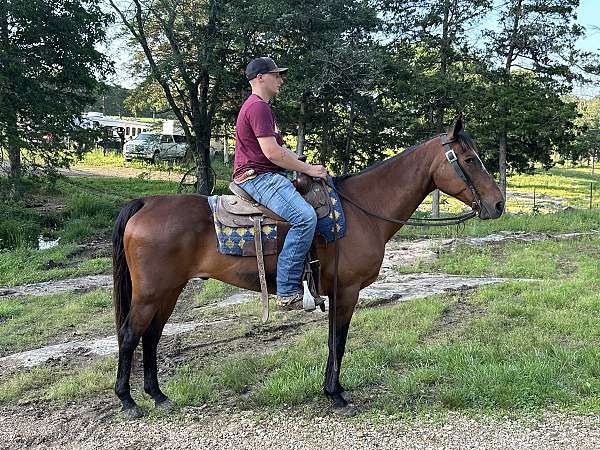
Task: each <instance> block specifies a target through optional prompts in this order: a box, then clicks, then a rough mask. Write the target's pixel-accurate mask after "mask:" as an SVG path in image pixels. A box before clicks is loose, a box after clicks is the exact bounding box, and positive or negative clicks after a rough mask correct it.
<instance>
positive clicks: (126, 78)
mask: <svg viewBox="0 0 600 450" xmlns="http://www.w3.org/2000/svg"><path fill="white" fill-rule="evenodd" d="M577 22H578V23H580V24H581V25H583V26H584V27H585V28H586V30H587V32H586V36H585V38H583V39H581V40H580V41H579V42H578V45H577V47H578V48H579V49H581V50H589V51H596V52H600V0H580V1H579V8H578V14H577ZM108 35H109V38H110V39H111V42H110V43H109V45H108V46H107V47H105V48H104V49H103V51H105V52H106V53H107V54H108V55H109V56H110V57H111V59H113V61H115V68H116V74H115V75H114V76H112V77H111V78H110V80H109V81H110V82H111V83H114V84H118V85H120V86H123V87H126V88H133V87H134V86H135V84H136V82H137V81H139V80H135V79H133V78H131V76H130V75H129V73H128V70H127V61H128V58H129V52H128V50H127V48H126V43H125V40H124V39H123V38H119V37H118V25H114V26H113V28H112V29H111V30H109V33H108ZM573 93H574V94H575V95H578V96H580V97H587V98H589V97H593V96H595V95H598V94H600V77H599V78H597V79H596V81H595V83H593V84H588V85H585V86H575V87H574V90H573Z"/></svg>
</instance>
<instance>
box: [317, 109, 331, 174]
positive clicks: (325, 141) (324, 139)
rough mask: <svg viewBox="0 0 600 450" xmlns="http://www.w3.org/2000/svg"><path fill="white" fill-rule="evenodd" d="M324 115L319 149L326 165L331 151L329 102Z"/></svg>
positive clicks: (322, 160) (322, 162)
mask: <svg viewBox="0 0 600 450" xmlns="http://www.w3.org/2000/svg"><path fill="white" fill-rule="evenodd" d="M323 116H324V117H325V120H324V122H323V134H322V136H321V146H320V149H319V150H320V156H321V164H323V165H325V163H326V162H327V156H328V153H329V120H328V116H329V103H326V104H325V106H324V107H323Z"/></svg>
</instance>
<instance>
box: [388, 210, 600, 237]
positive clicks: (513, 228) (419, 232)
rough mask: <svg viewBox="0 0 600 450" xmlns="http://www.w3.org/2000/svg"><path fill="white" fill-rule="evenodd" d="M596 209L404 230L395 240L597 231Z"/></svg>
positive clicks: (599, 221)
mask: <svg viewBox="0 0 600 450" xmlns="http://www.w3.org/2000/svg"><path fill="white" fill-rule="evenodd" d="M599 224H600V209H592V210H586V209H578V210H568V211H558V212H554V213H548V214H527V215H526V214H510V213H505V214H503V215H502V216H501V217H500V218H499V219H495V220H479V219H471V220H469V221H468V222H465V223H464V224H463V225H459V226H454V227H439V228H435V227H428V228H417V227H410V226H405V227H402V228H401V229H400V231H399V232H398V234H397V236H398V237H402V238H406V237H425V236H440V237H455V236H487V235H490V234H493V233H498V232H501V231H509V232H523V231H527V232H540V233H570V232H586V231H592V230H594V231H598V229H599V228H600V227H599Z"/></svg>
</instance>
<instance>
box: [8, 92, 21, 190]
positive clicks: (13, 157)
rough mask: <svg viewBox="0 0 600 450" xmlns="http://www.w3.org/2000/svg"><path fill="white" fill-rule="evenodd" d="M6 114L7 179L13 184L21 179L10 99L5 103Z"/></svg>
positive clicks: (15, 129) (16, 133)
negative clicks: (8, 170)
mask: <svg viewBox="0 0 600 450" xmlns="http://www.w3.org/2000/svg"><path fill="white" fill-rule="evenodd" d="M6 106H7V107H8V108H7V109H8V113H7V114H6V121H7V123H6V137H7V144H8V159H9V161H10V173H9V177H10V178H11V179H12V180H13V183H18V182H19V181H20V179H21V170H22V169H21V145H20V141H19V138H18V136H19V130H18V129H17V113H16V111H14V109H13V108H12V102H11V99H10V98H8V99H7V102H6Z"/></svg>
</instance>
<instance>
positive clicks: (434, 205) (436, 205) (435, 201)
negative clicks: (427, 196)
mask: <svg viewBox="0 0 600 450" xmlns="http://www.w3.org/2000/svg"><path fill="white" fill-rule="evenodd" d="M431 216H432V217H433V218H435V219H437V218H438V217H440V190H439V189H436V190H435V191H433V193H432V194H431Z"/></svg>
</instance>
